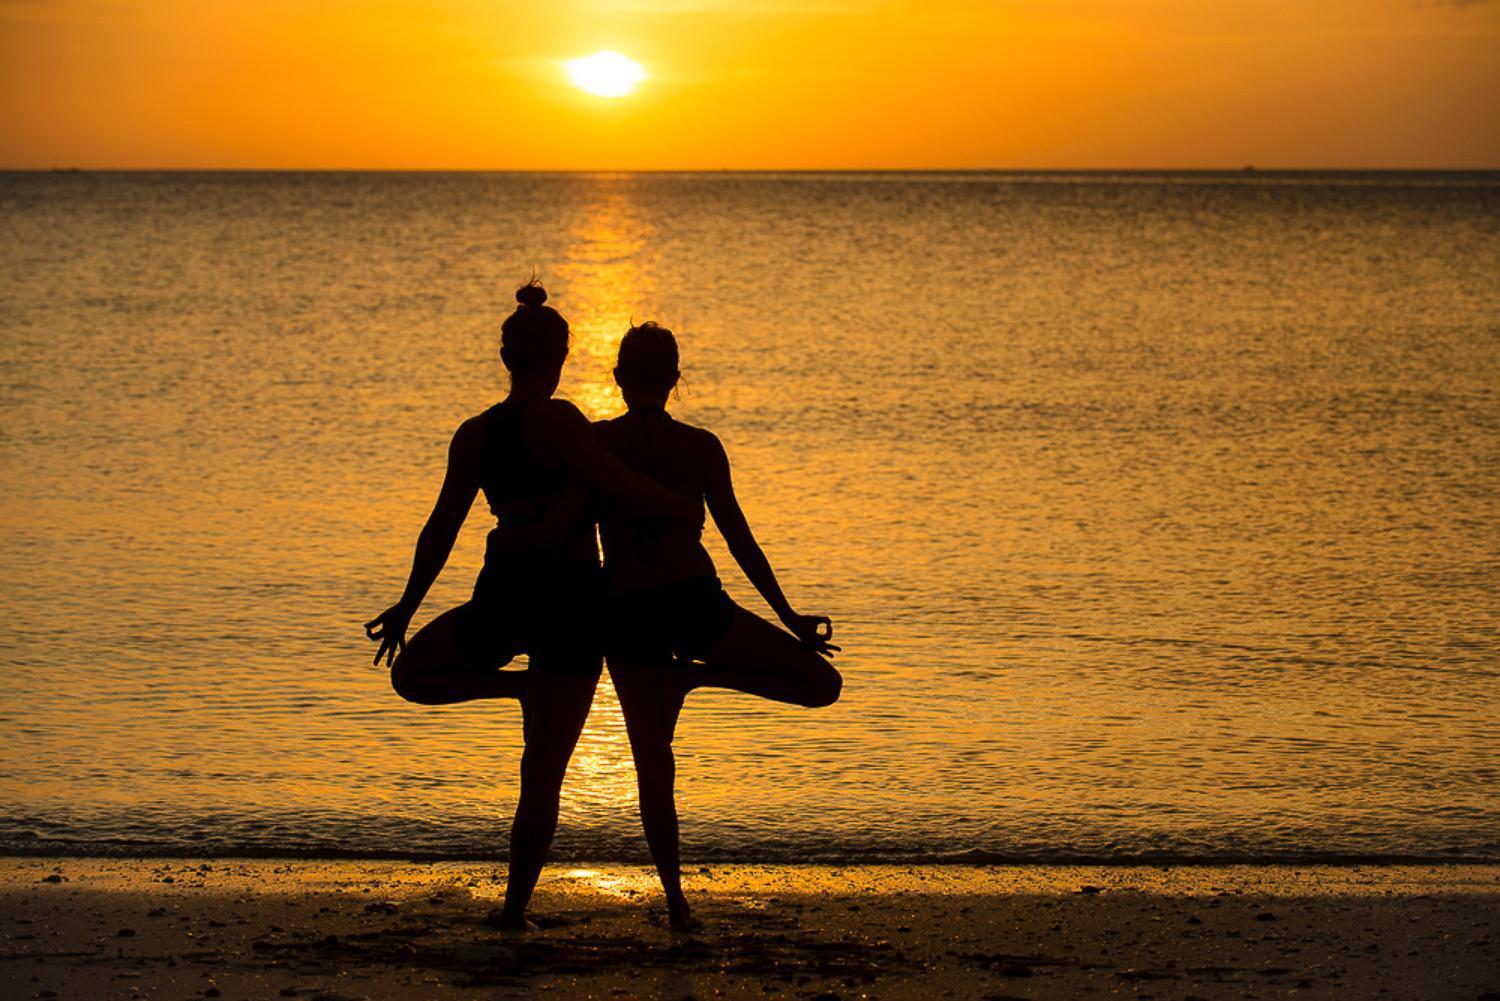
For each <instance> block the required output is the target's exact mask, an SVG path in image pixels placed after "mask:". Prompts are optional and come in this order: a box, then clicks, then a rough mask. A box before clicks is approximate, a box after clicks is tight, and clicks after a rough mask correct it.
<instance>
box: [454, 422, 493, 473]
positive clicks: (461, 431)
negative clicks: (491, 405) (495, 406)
mask: <svg viewBox="0 0 1500 1001" xmlns="http://www.w3.org/2000/svg"><path fill="white" fill-rule="evenodd" d="M488 416H489V412H488V411H486V412H485V413H482V414H475V415H474V416H473V417H470V418H469V419H468V420H466V421H464V422H463V423H462V424H460V425H459V426H458V430H457V431H455V432H453V440H452V441H450V442H449V443H448V461H449V463H451V464H464V465H469V464H477V463H478V462H480V461H481V459H482V457H483V455H484V425H485V418H486V417H488Z"/></svg>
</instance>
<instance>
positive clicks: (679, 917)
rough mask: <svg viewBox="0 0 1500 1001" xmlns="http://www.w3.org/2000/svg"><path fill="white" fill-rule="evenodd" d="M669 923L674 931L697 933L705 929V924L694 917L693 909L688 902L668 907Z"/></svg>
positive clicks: (679, 902)
mask: <svg viewBox="0 0 1500 1001" xmlns="http://www.w3.org/2000/svg"><path fill="white" fill-rule="evenodd" d="M667 923H668V924H669V925H671V926H672V930H673V931H697V930H698V929H700V928H702V927H703V922H701V921H699V920H698V919H697V918H695V917H693V909H692V908H691V907H689V906H688V904H687V901H686V900H682V901H678V902H677V903H673V904H668V905H667Z"/></svg>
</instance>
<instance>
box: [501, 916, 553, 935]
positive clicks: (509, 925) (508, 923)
mask: <svg viewBox="0 0 1500 1001" xmlns="http://www.w3.org/2000/svg"><path fill="white" fill-rule="evenodd" d="M497 927H498V928H499V929H500V930H501V931H508V932H512V933H514V934H518V935H521V934H525V933H527V932H534V931H541V930H542V926H541V925H539V924H537V923H536V922H535V921H533V920H531V919H530V918H528V917H527V916H526V915H524V914H523V915H521V916H520V917H518V918H513V917H510V916H509V915H507V916H505V917H503V918H501V919H500V922H499V924H498V925H497Z"/></svg>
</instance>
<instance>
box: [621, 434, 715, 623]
mask: <svg viewBox="0 0 1500 1001" xmlns="http://www.w3.org/2000/svg"><path fill="white" fill-rule="evenodd" d="M595 427H596V428H598V431H599V438H600V440H601V441H602V442H603V443H604V446H605V447H606V448H607V449H609V450H610V451H611V452H612V453H614V455H615V457H616V458H618V459H619V460H620V461H621V462H622V463H624V464H625V466H626V468H628V469H630V470H632V471H633V472H637V473H640V474H642V475H644V476H649V477H651V478H652V479H653V480H655V481H656V482H658V483H660V484H661V485H662V486H664V487H667V488H668V489H670V490H673V491H675V492H677V493H679V494H683V495H684V496H687V497H693V498H697V499H698V502H699V513H698V517H697V519H695V520H691V521H684V520H680V519H668V518H643V517H639V516H636V515H633V514H632V513H631V512H629V511H627V510H625V509H624V508H622V507H621V506H620V505H617V504H606V505H604V506H603V508H602V510H601V511H600V513H599V535H600V537H601V539H602V540H603V542H604V551H605V554H606V556H605V568H604V569H605V579H606V581H607V582H608V587H609V590H610V591H611V592H612V593H617V594H618V593H627V592H633V591H642V590H645V589H647V588H653V587H659V586H661V585H664V584H671V583H674V582H677V581H683V580H688V579H691V578H694V577H704V576H708V577H712V576H714V573H715V571H714V564H713V560H712V559H711V558H710V557H709V555H708V551H707V550H706V549H704V548H703V509H702V503H703V497H704V494H705V493H706V492H707V490H708V486H709V477H710V473H711V470H712V469H713V456H714V454H715V452H716V451H719V449H718V441H717V439H715V438H714V436H713V435H711V434H709V433H708V432H707V431H704V430H702V429H701V428H695V427H693V426H692V425H689V424H682V423H680V422H678V421H675V420H673V419H672V418H671V417H670V416H669V415H668V414H667V413H666V411H664V410H658V409H655V408H651V407H642V408H637V409H632V410H631V411H630V412H629V413H626V414H624V415H622V416H620V417H616V418H614V419H613V420H607V421H602V422H600V423H598V424H596V425H595Z"/></svg>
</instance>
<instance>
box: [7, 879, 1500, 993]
mask: <svg viewBox="0 0 1500 1001" xmlns="http://www.w3.org/2000/svg"><path fill="white" fill-rule="evenodd" d="M684 882H685V885H686V888H687V892H688V894H689V897H690V899H691V900H692V901H693V903H694V906H695V908H696V911H697V913H698V915H699V916H700V918H701V919H702V920H703V923H704V927H703V928H702V929H701V930H700V931H698V932H695V933H692V934H689V935H682V934H674V933H672V932H670V931H669V930H668V929H667V928H666V926H665V921H664V914H662V907H661V898H660V891H659V889H658V888H657V885H656V880H655V875H654V873H653V872H652V871H651V870H650V869H649V867H643V866H635V865H620V864H604V865H554V866H549V867H548V869H547V870H546V872H545V873H544V874H543V877H542V881H541V884H540V885H539V887H538V890H537V895H536V898H535V901H534V904H533V908H532V912H533V916H534V918H535V919H536V920H537V921H538V922H539V923H540V924H541V925H542V926H543V927H542V930H541V931H540V932H537V933H533V934H530V935H523V936H517V935H513V934H509V933H505V932H502V931H499V930H498V929H496V928H494V927H492V926H491V924H488V923H487V922H488V921H490V920H491V919H490V917H489V916H490V913H491V912H492V911H494V910H495V909H496V908H498V907H499V904H500V900H501V897H502V896H503V893H504V885H505V872H504V866H503V864H496V863H494V862H482V861H481V862H465V861H433V862H411V861H389V860H321V861H319V860H308V859H236V860H231V859H196V858H191V859H190V858H176V859H166V858H150V859H142V858H107V859H101V858H81V857H76V856H68V857H51V858H19V857H14V856H12V857H5V858H0V899H3V904H0V919H3V921H4V926H5V928H6V941H5V948H4V953H3V958H4V960H5V962H3V963H0V988H3V989H0V994H3V995H4V996H5V997H16V998H29V997H48V996H56V997H64V998H66V997H90V998H111V997H120V998H134V997H158V996H160V997H223V998H262V997H305V998H317V997H322V998H324V999H325V1001H337V999H341V998H342V999H354V998H367V999H370V1001H376V999H385V998H401V997H411V996H413V995H414V994H415V995H420V996H422V997H431V998H477V997H483V998H509V997H529V996H534V995H535V994H536V993H537V992H551V994H552V996H554V997H570V998H571V997H590V996H592V997H620V996H630V997H658V996H659V997H667V998H672V999H673V1001H676V999H680V998H683V997H685V996H689V995H690V996H693V997H695V998H709V997H727V998H752V997H753V998H766V997H785V998H822V999H823V1001H827V999H828V998H830V997H834V998H840V999H852V998H887V999H889V998H931V997H954V998H968V997H986V998H996V999H999V998H1044V997H1073V996H1086V995H1090V994H1100V995H1111V996H1126V997H1134V998H1154V999H1162V998H1181V999H1184V1001H1185V999H1188V998H1193V997H1198V998H1217V997H1236V998H1239V997H1278V996H1287V995H1292V994H1295V995H1296V996H1297V997H1374V996H1376V995H1377V994H1380V993H1382V992H1384V993H1386V994H1387V995H1389V996H1396V997H1423V998H1462V999H1466V1001H1475V999H1479V998H1484V997H1486V995H1490V994H1494V995H1495V996H1496V997H1500V866H1495V865H1422V866H1381V865H1356V866H1269V865H1254V866H1249V865H1234V866H1203V865H1195V866H1163V865H1131V866H1061V865H1023V866H961V865H941V866H934V865H920V866H900V865H879V866H866V865H843V866H838V865H833V866H830V865H748V864H731V865H725V864H713V863H710V864H707V865H694V866H690V867H688V869H687V871H686V872H685V873H684ZM46 991H51V992H53V994H51V995H47V994H45V993H44V992H46Z"/></svg>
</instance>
